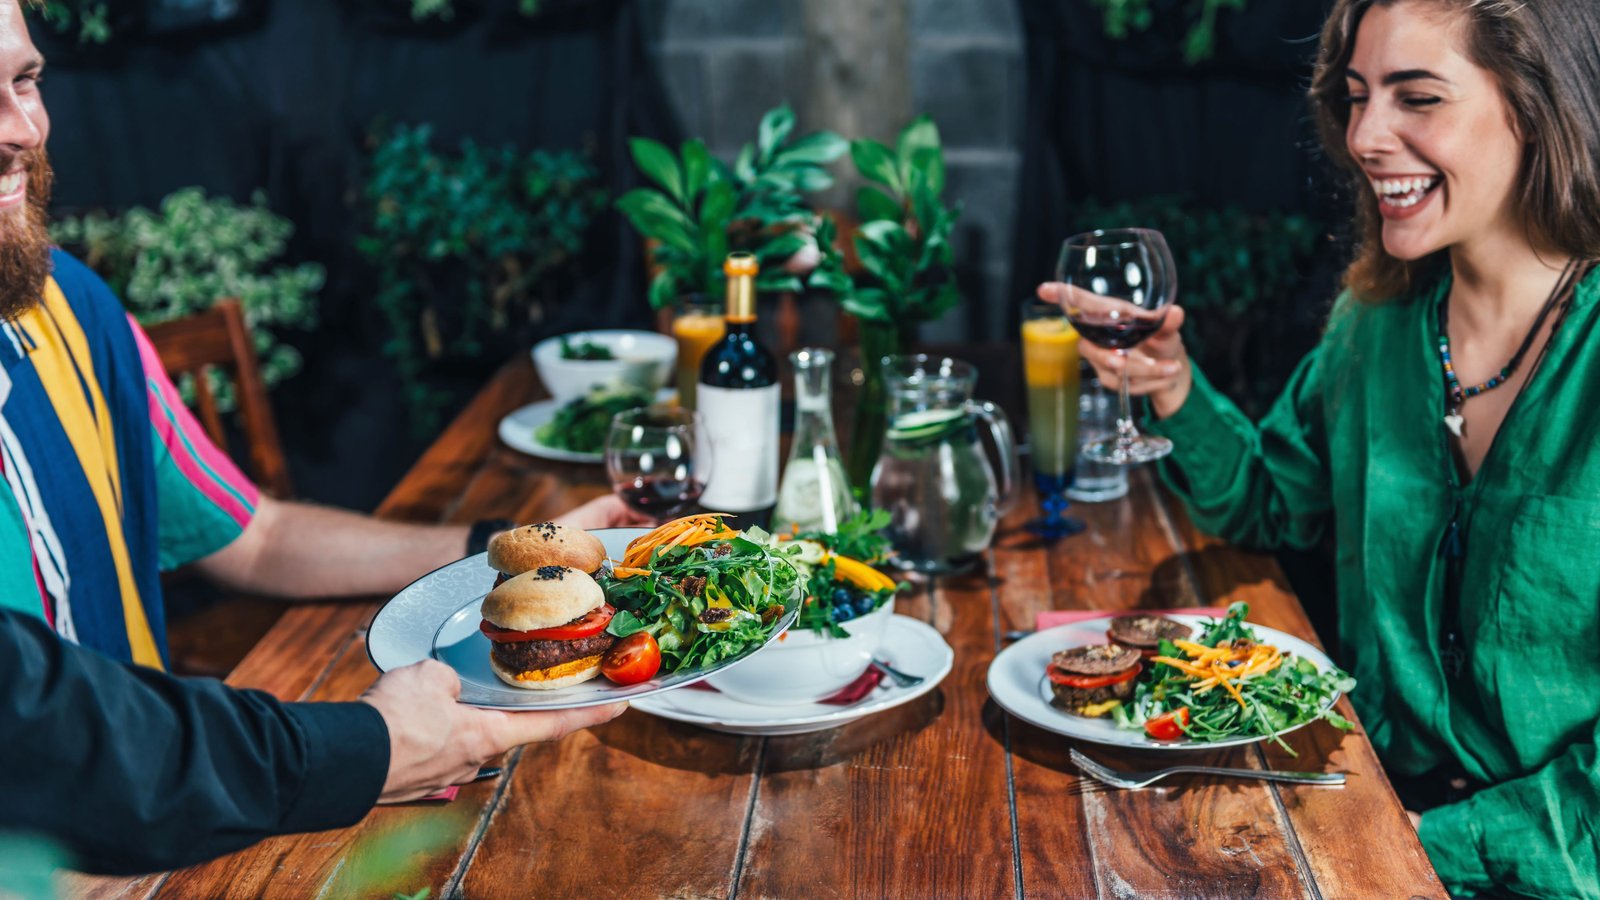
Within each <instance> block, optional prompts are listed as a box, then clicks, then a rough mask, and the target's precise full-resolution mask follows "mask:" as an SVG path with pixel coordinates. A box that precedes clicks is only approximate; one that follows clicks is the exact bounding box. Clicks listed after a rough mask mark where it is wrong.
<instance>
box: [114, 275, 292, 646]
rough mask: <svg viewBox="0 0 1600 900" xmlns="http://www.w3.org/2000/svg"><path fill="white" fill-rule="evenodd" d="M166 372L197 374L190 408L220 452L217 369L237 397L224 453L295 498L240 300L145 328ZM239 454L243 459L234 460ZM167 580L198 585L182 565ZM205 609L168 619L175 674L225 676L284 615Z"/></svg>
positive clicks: (227, 601) (181, 587)
mask: <svg viewBox="0 0 1600 900" xmlns="http://www.w3.org/2000/svg"><path fill="white" fill-rule="evenodd" d="M145 332H146V334H148V335H149V336H150V343H151V344H152V345H153V346H154V347H155V350H156V354H157V355H158V356H160V357H161V364H162V365H163V366H164V367H165V368H166V370H167V374H168V375H170V376H172V377H173V378H177V377H178V376H179V375H182V374H191V375H193V376H195V378H194V381H195V406H196V407H197V409H196V410H195V412H196V413H197V415H198V418H199V420H200V423H201V425H202V427H204V428H205V430H206V434H207V435H208V436H209V437H210V438H211V440H212V441H213V442H214V443H215V444H216V445H217V446H218V447H220V448H222V449H223V450H224V451H230V448H231V447H232V446H233V442H232V441H231V440H230V439H229V437H230V436H229V431H228V428H227V427H226V425H225V423H224V418H223V415H222V413H221V411H220V410H218V408H217V398H216V395H215V394H214V393H213V392H212V390H211V387H210V384H209V381H208V378H207V376H208V374H209V373H210V371H212V370H218V371H220V372H221V373H222V374H223V375H224V376H225V377H226V378H228V379H229V380H230V381H231V382H232V384H233V387H234V396H235V397H236V398H237V400H238V424H239V432H240V434H241V435H242V437H243V438H244V441H243V451H242V452H241V453H233V452H229V455H230V456H232V457H235V461H236V462H239V463H240V468H242V469H243V470H244V471H245V473H246V474H247V475H249V476H250V478H251V479H252V480H253V481H254V482H255V483H256V485H257V486H258V487H260V488H261V489H262V491H264V492H265V493H267V494H268V495H270V496H272V497H276V498H278V499H281V500H286V499H289V498H290V497H292V496H293V495H294V485H293V483H292V482H291V480H290V477H289V466H288V463H287V462H286V461H285V458H284V454H283V445H282V444H281V443H279V441H278V426H277V422H276V420H275V419H274V418H273V415H272V405H271V403H270V402H269V401H268V399H267V388H266V383H265V382H264V381H263V380H262V378H261V369H260V366H259V364H258V362H257V360H256V351H255V343H254V342H253V340H252V338H251V334H250V328H249V326H248V325H246V324H245V321H244V312H243V311H242V310H241V309H240V306H239V301H238V300H235V299H232V298H228V299H224V300H219V301H218V302H217V304H216V305H215V306H213V307H212V308H211V309H210V310H208V311H206V312H203V313H198V314H196V315H192V316H187V317H185V318H182V319H175V320H173V321H170V322H162V323H160V324H158V325H151V326H150V327H148V328H146V329H145ZM240 456H243V457H244V459H242V460H241V459H238V457H240ZM164 583H165V584H166V585H167V586H168V588H169V590H172V591H188V590H194V589H198V588H200V584H199V582H198V581H197V580H196V579H193V578H188V577H186V576H185V574H184V573H183V572H182V571H181V570H180V571H179V572H174V573H171V574H170V575H169V576H168V577H167V578H166V579H164ZM208 599H209V600H210V602H208V603H207V604H206V605H205V606H203V607H202V608H200V609H197V610H195V611H193V612H190V613H187V614H185V615H181V616H178V617H175V618H169V620H168V623H167V651H168V656H169V658H170V659H171V662H172V669H173V671H174V672H178V673H180V674H185V675H208V676H212V677H216V678H221V677H224V676H226V675H227V674H228V673H229V672H230V671H232V670H233V667H234V666H235V665H237V664H238V662H239V660H241V659H243V658H244V655H245V654H246V653H248V652H249V651H250V648H251V647H253V646H255V644H256V642H257V641H259V640H260V639H261V637H262V635H265V634H266V633H267V630H268V629H269V628H271V627H272V625H273V623H274V622H276V621H277V620H278V617H279V616H281V615H282V614H283V611H284V609H285V608H286V604H284V603H282V602H280V601H275V600H266V599H263V598H260V597H248V596H238V595H225V596H222V597H220V598H217V597H215V595H214V593H213V594H212V596H211V597H210V598H208Z"/></svg>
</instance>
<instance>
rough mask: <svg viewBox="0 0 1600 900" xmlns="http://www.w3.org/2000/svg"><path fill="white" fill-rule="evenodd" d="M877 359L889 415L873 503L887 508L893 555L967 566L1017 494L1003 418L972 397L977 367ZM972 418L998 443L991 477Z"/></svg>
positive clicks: (904, 562)
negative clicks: (996, 464) (996, 466)
mask: <svg viewBox="0 0 1600 900" xmlns="http://www.w3.org/2000/svg"><path fill="white" fill-rule="evenodd" d="M883 368H884V385H885V389H886V391H887V393H888V396H889V416H888V427H887V430H886V431H885V433H884V439H883V451H882V453H881V454H880V455H879V457H878V464H877V466H876V467H874V468H873V470H872V505H873V506H874V507H875V508H877V509H884V510H888V512H889V516H890V523H889V528H888V537H889V539H890V540H891V541H892V542H893V543H894V547H895V551H896V556H895V558H894V563H895V564H896V565H898V566H900V567H902V568H906V569H913V570H916V571H920V572H951V571H956V570H958V569H962V568H965V567H967V566H968V565H971V564H972V563H973V562H975V561H976V560H977V558H978V556H979V555H980V554H982V553H983V551H984V549H986V548H987V547H988V546H989V541H990V539H992V538H993V537H994V529H995V524H996V523H997V522H998V521H999V519H1000V516H1002V515H1003V514H1004V513H1005V512H1006V510H1008V509H1010V508H1011V505H1012V503H1013V502H1014V501H1015V500H1016V492H1017V470H1018V463H1017V445H1016V441H1015V440H1014V439H1013V438H1012V435H1011V423H1010V421H1009V420H1007V419H1006V416H1005V413H1003V412H1001V411H1000V409H999V407H997V406H995V405H994V404H993V403H987V402H979V401H975V400H973V399H972V389H973V386H974V385H976V384H977V381H978V373H977V370H976V369H975V368H973V367H972V365H971V364H969V363H964V362H961V361H960V360H954V359H938V358H934V357H929V356H924V355H921V354H918V355H915V356H890V357H885V358H884V361H883ZM980 421H981V422H983V423H984V424H986V425H987V426H988V431H989V433H990V435H991V436H992V437H993V439H994V444H995V449H996V451H998V456H999V459H1000V477H999V479H998V480H997V479H996V478H995V472H994V469H993V467H991V466H990V464H989V458H988V456H987V455H986V454H985V453H984V448H983V444H982V443H981V442H980V441H979V439H978V423H979V422H980Z"/></svg>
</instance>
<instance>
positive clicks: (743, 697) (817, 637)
mask: <svg viewBox="0 0 1600 900" xmlns="http://www.w3.org/2000/svg"><path fill="white" fill-rule="evenodd" d="M893 615H894V598H892V597H891V598H889V600H888V602H886V603H884V604H883V605H882V606H880V607H878V608H877V609H875V610H873V611H872V612H870V613H867V614H866V615H864V616H858V617H856V618H854V619H850V620H849V621H846V622H840V623H839V624H840V626H842V627H843V628H844V630H845V631H848V632H850V636H849V637H847V638H835V637H829V636H828V635H826V634H818V633H817V632H815V631H811V630H810V629H802V628H800V627H799V626H798V625H797V626H795V627H793V628H790V629H789V631H788V632H787V633H785V634H783V635H781V636H779V638H778V639H777V640H775V641H773V642H771V643H769V644H767V645H766V646H765V647H763V648H762V649H761V650H759V651H757V652H756V653H754V654H752V655H751V656H750V658H749V659H746V660H745V661H744V662H742V663H740V664H739V665H737V666H733V667H731V668H728V669H724V670H722V671H720V672H717V673H716V674H715V675H710V676H707V678H706V683H707V684H710V685H711V686H712V687H714V688H716V689H717V690H719V691H721V692H722V693H724V694H727V695H728V696H729V697H731V698H733V699H734V700H738V701H741V702H744V703H756V704H760V705H763V706H792V705H794V704H797V703H814V702H816V701H818V700H822V699H824V698H826V697H830V696H832V695H833V694H836V693H838V692H839V691H840V690H841V689H843V688H844V687H845V686H846V685H848V684H850V682H852V681H855V680H856V679H857V678H860V677H861V673H862V672H865V671H866V670H867V664H868V663H870V662H871V661H872V656H873V654H874V653H876V652H877V651H878V647H879V646H881V645H882V644H883V636H884V632H885V631H886V630H887V629H888V627H889V618H890V617H891V616H893Z"/></svg>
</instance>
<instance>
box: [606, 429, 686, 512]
mask: <svg viewBox="0 0 1600 900" xmlns="http://www.w3.org/2000/svg"><path fill="white" fill-rule="evenodd" d="M705 427H706V424H705V419H704V418H703V417H702V416H701V415H700V413H698V412H695V411H693V410H687V409H682V408H679V407H675V406H645V407H640V408H638V409H629V410H624V411H622V412H619V413H617V414H616V416H614V417H613V418H612V419H611V429H610V431H609V432H607V434H606V454H605V455H606V476H607V477H608V478H610V479H611V486H612V489H613V490H615V491H616V493H617V496H618V497H621V498H622V502H623V503H626V504H627V505H628V506H629V507H631V508H632V509H634V510H636V511H638V512H640V513H643V514H644V515H647V516H653V517H655V518H656V519H660V520H664V519H670V518H672V517H673V516H676V515H679V514H681V513H683V512H685V511H686V510H687V509H688V508H689V507H691V506H693V505H694V504H695V503H696V502H697V501H698V500H699V499H700V495H701V494H702V493H704V492H705V489H706V481H707V479H708V478H709V477H710V475H711V440H710V438H708V437H707V436H706V431H705Z"/></svg>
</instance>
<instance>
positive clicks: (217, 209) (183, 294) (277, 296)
mask: <svg viewBox="0 0 1600 900" xmlns="http://www.w3.org/2000/svg"><path fill="white" fill-rule="evenodd" d="M292 234H294V225H293V224H291V223H290V222H289V220H288V219H285V218H283V217H281V216H278V215H276V214H274V213H273V212H272V211H271V210H270V209H268V208H267V205H266V197H265V196H264V195H262V194H261V193H259V192H258V193H257V194H256V195H255V196H254V197H253V198H252V199H251V202H250V204H249V205H240V204H236V203H234V202H233V201H232V200H229V199H227V198H226V197H207V196H206V194H205V191H204V189H202V188H198V187H188V188H182V189H180V190H177V191H174V192H173V193H171V194H169V195H167V197H166V198H165V199H163V200H162V201H161V208H160V209H159V210H155V211H152V210H148V209H144V208H142V207H136V208H134V209H131V210H128V211H127V212H124V213H122V214H121V215H116V216H108V215H105V214H102V213H90V214H88V215H84V216H69V217H66V218H62V219H60V220H59V221H57V222H56V223H55V224H54V225H52V226H51V228H50V235H51V237H52V238H53V239H54V240H55V241H56V242H57V243H59V244H61V245H62V246H64V247H66V248H68V249H69V250H72V251H74V252H75V253H77V254H78V255H79V256H80V257H81V258H82V259H83V260H84V262H86V263H87V264H88V265H89V266H90V268H92V269H94V270H95V271H96V272H98V273H99V274H100V277H102V278H104V279H105V280H106V283H107V284H108V285H110V287H111V290H112V291H113V292H115V293H116V295H117V296H118V297H120V298H122V302H123V304H124V305H125V306H127V308H128V310H129V312H131V313H133V316H134V318H135V319H137V320H138V321H140V322H141V323H145V324H150V323H155V322H165V321H167V320H169V319H176V318H181V317H183V316H188V315H192V314H194V313H197V312H202V311H204V310H207V309H210V308H211V306H212V304H214V303H216V302H217V301H218V300H220V299H222V298H224V297H237V298H238V299H239V304H240V306H241V307H242V308H243V310H244V316H245V321H246V322H247V323H248V324H249V325H250V326H251V331H252V332H253V334H254V335H255V342H256V354H257V356H259V357H260V361H261V374H262V378H263V380H265V381H266V383H267V386H268V387H271V386H272V385H274V384H277V383H278V382H280V381H282V380H284V379H285V378H288V377H289V376H291V375H293V374H294V373H296V372H298V371H300V365H301V359H300V353H299V351H297V350H295V349H294V348H293V347H291V346H289V345H288V344H285V343H283V342H282V341H281V340H280V339H279V337H278V334H277V332H278V331H279V330H282V329H295V330H300V331H304V330H307V329H309V328H311V327H312V326H314V325H315V324H316V320H317V291H319V290H321V288H322V282H323V277H324V272H323V268H322V266H319V265H316V264H315V263H302V264H300V265H297V266H287V265H280V264H279V262H278V261H279V260H280V258H281V257H282V256H283V254H284V250H285V249H286V248H287V246H288V243H289V237H290V236H291V235H292ZM179 387H181V388H184V389H185V399H186V400H187V399H189V397H188V386H187V385H185V384H180V385H179ZM213 388H214V390H215V391H216V393H217V400H218V405H219V406H220V407H221V408H222V409H224V410H227V409H231V408H232V406H233V388H232V385H230V384H227V383H226V382H220V381H219V382H218V383H216V384H214V385H213Z"/></svg>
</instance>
